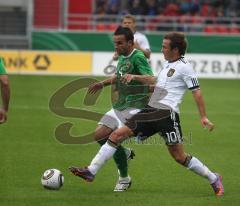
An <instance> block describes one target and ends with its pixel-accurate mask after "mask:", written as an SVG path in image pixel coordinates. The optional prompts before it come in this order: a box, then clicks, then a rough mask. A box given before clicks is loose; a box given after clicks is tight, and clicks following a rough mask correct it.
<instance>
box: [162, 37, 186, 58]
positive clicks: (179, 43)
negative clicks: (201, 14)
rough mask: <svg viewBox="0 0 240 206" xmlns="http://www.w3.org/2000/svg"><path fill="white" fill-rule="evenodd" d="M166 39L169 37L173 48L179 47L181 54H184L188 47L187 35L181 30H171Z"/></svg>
mask: <svg viewBox="0 0 240 206" xmlns="http://www.w3.org/2000/svg"><path fill="white" fill-rule="evenodd" d="M163 38H164V39H169V40H170V41H171V42H170V47H171V49H174V48H178V51H179V54H180V55H181V56H184V54H185V52H186V49H187V40H186V38H185V35H184V34H183V33H180V32H170V33H168V34H166V35H165V36H164V37H163Z"/></svg>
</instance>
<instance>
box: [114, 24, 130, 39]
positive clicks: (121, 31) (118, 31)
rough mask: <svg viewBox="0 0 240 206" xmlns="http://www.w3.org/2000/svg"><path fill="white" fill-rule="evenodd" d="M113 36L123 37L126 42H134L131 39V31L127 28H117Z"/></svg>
mask: <svg viewBox="0 0 240 206" xmlns="http://www.w3.org/2000/svg"><path fill="white" fill-rule="evenodd" d="M114 35H124V36H125V38H126V41H127V42H128V41H132V42H133V40H134V37H133V32H132V31H131V29H129V28H127V27H122V26H119V27H118V28H117V29H116V31H115V32H114Z"/></svg>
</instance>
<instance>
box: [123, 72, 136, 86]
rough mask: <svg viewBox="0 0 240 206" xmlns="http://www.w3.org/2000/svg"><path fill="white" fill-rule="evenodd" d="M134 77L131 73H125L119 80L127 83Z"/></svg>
mask: <svg viewBox="0 0 240 206" xmlns="http://www.w3.org/2000/svg"><path fill="white" fill-rule="evenodd" d="M133 79H134V75H132V74H125V75H123V76H122V77H121V79H120V81H121V82H122V83H123V84H128V83H129V82H131V81H132V80H133Z"/></svg>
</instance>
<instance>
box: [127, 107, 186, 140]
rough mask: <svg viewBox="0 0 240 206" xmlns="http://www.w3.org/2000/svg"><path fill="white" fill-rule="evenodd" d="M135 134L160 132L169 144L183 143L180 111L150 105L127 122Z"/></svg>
mask: <svg viewBox="0 0 240 206" xmlns="http://www.w3.org/2000/svg"><path fill="white" fill-rule="evenodd" d="M125 125H126V126H127V127H129V128H130V129H131V130H132V131H133V133H134V135H135V136H141V137H143V138H147V137H150V136H152V135H154V134H156V133H159V134H160V135H161V136H162V137H163V138H164V140H165V143H166V144H167V145H174V144H179V143H182V141H183V138H182V130H181V126H180V120H179V115H178V113H176V112H174V111H172V110H163V109H157V108H152V107H148V108H145V109H143V110H141V112H139V113H137V114H136V115H134V116H133V117H132V118H130V119H128V120H127V122H126V123H125Z"/></svg>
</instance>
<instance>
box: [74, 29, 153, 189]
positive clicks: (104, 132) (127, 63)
mask: <svg viewBox="0 0 240 206" xmlns="http://www.w3.org/2000/svg"><path fill="white" fill-rule="evenodd" d="M114 46H115V50H116V52H117V53H118V55H119V61H118V65H117V72H116V74H115V75H114V76H112V77H111V78H108V79H106V80H104V81H101V82H99V83H96V84H93V85H91V86H90V87H89V92H90V93H95V92H97V91H98V90H100V89H102V88H103V87H105V86H108V85H115V86H116V91H117V93H118V99H117V101H116V102H115V103H114V104H113V108H112V109H111V110H110V111H108V112H107V113H106V114H105V115H104V116H103V117H102V119H101V120H100V122H99V123H98V127H97V129H96V131H95V135H94V139H95V140H96V141H98V143H99V144H100V145H103V144H104V143H105V142H106V141H107V139H108V137H109V135H110V134H111V133H112V132H113V131H114V130H115V129H117V128H120V127H121V126H123V124H124V123H125V122H126V120H127V119H129V118H130V117H132V116H133V115H134V114H136V113H137V112H139V111H140V109H141V108H144V107H145V106H146V104H147V102H148V99H149V96H148V87H145V86H144V85H143V84H142V83H140V82H138V81H131V82H130V83H129V84H123V83H122V82H121V81H120V78H121V77H122V76H123V75H125V74H138V75H150V76H152V75H153V73H152V69H151V67H150V66H149V64H148V61H147V59H146V57H145V56H144V54H143V52H142V51H140V50H138V49H135V48H134V36H133V33H132V31H131V29H129V28H127V27H125V28H124V27H122V26H119V27H118V28H117V30H116V31H115V33H114ZM133 155H134V153H133V151H132V150H130V149H127V148H124V147H123V146H119V147H118V148H117V152H116V153H115V155H114V160H115V163H116V165H117V167H118V171H119V179H118V181H117V184H116V186H115V188H114V191H124V190H127V189H128V188H129V187H130V186H131V177H130V176H129V175H128V164H127V160H128V159H131V158H133ZM76 170H77V167H70V171H71V172H72V173H73V174H75V171H76Z"/></svg>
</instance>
